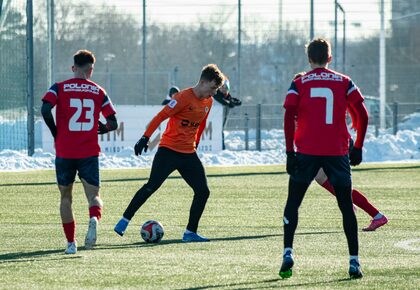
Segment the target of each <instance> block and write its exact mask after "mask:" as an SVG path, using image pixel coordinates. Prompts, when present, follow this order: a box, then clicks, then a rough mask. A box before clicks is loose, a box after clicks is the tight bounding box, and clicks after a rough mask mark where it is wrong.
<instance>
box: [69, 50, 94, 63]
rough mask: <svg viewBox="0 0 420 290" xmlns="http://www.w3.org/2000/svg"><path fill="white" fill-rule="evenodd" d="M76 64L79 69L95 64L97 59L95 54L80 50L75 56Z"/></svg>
mask: <svg viewBox="0 0 420 290" xmlns="http://www.w3.org/2000/svg"><path fill="white" fill-rule="evenodd" d="M73 59H74V64H75V65H77V66H78V67H82V66H84V65H86V64H94V63H95V61H96V59H95V56H94V55H93V53H92V52H91V51H89V50H86V49H81V50H78V51H77V52H76V53H75V54H74V55H73Z"/></svg>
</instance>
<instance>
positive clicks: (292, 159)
mask: <svg viewBox="0 0 420 290" xmlns="http://www.w3.org/2000/svg"><path fill="white" fill-rule="evenodd" d="M286 155H287V160H286V171H287V173H288V174H289V175H294V174H296V171H297V166H298V160H297V156H296V152H294V151H291V152H286Z"/></svg>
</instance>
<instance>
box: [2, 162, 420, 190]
mask: <svg viewBox="0 0 420 290" xmlns="http://www.w3.org/2000/svg"><path fill="white" fill-rule="evenodd" d="M419 168H420V166H418V165H413V166H397V167H376V168H363V167H358V168H352V170H353V171H378V170H385V171H390V170H392V171H394V170H400V171H401V170H411V169H419ZM284 174H287V173H286V171H270V172H243V173H220V174H207V177H208V178H214V177H238V176H255V175H284ZM181 178H182V177H181V176H178V175H174V176H169V177H168V179H181ZM148 179H149V177H135V178H119V179H103V180H101V182H102V183H109V182H130V181H147V180H148ZM42 185H56V182H53V181H52V182H28V183H4V184H0V187H7V186H42Z"/></svg>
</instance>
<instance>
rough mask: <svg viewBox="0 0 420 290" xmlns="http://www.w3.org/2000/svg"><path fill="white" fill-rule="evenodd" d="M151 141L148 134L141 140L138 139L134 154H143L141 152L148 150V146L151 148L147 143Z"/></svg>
mask: <svg viewBox="0 0 420 290" xmlns="http://www.w3.org/2000/svg"><path fill="white" fill-rule="evenodd" d="M148 142H149V137H147V136H144V135H143V136H142V137H141V138H140V140H139V141H137V143H136V145H134V154H136V156H139V155H141V153H142V152H143V150H144V152H147V148H149V146H148V145H147V143H148Z"/></svg>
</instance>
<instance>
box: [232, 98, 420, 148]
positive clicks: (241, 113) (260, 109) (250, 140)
mask: <svg viewBox="0 0 420 290" xmlns="http://www.w3.org/2000/svg"><path fill="white" fill-rule="evenodd" d="M365 105H366V108H367V110H368V113H369V123H368V125H369V126H370V128H371V129H372V130H374V132H375V134H376V135H378V134H379V131H380V119H379V99H378V98H373V97H369V96H368V97H365ZM413 111H414V112H417V113H419V114H420V103H398V102H394V103H392V104H391V105H388V106H387V107H386V118H385V119H386V125H387V128H388V131H390V132H392V133H393V134H397V132H398V130H400V129H406V126H405V124H404V121H405V119H406V118H407V116H409V115H410V114H411V113H412V112H413ZM224 114H225V117H226V122H225V126H224V131H225V133H228V132H238V131H239V132H241V133H243V136H244V138H242V139H243V143H244V144H242V146H239V147H238V148H240V150H242V149H245V150H258V151H261V150H265V149H274V148H272V147H270V148H264V146H262V139H263V137H262V135H263V132H264V131H270V130H273V129H277V130H283V119H284V108H283V105H282V104H256V105H249V104H248V105H242V106H240V107H235V108H233V109H225V112H224ZM348 121H349V123H350V122H351V119H350V118H348ZM401 127H402V128H401ZM281 134H282V133H281ZM268 138H269V136H268ZM264 139H267V136H266V137H265V138H264ZM277 141H279V140H277ZM277 143H278V142H277ZM229 149H230V150H232V148H229ZM233 150H235V149H233Z"/></svg>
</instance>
